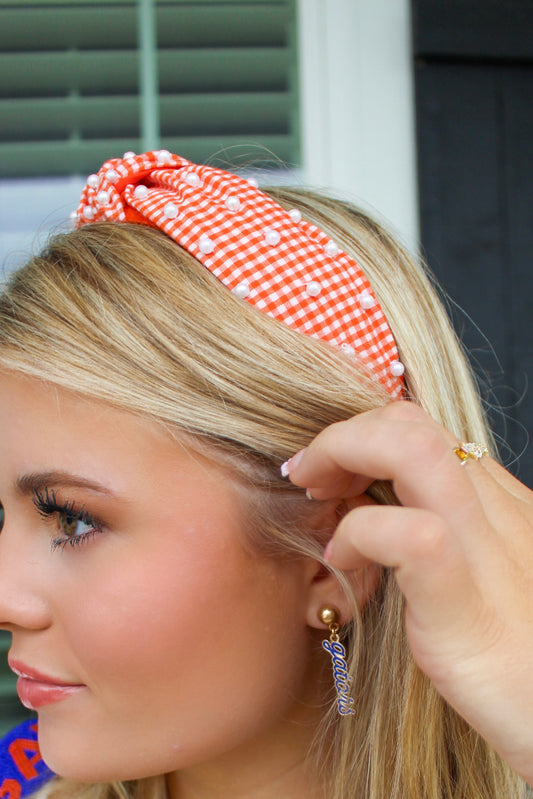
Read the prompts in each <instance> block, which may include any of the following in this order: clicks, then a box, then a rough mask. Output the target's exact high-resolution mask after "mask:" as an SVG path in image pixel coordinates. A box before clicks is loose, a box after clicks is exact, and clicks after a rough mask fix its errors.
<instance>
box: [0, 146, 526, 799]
mask: <svg viewBox="0 0 533 799" xmlns="http://www.w3.org/2000/svg"><path fill="white" fill-rule="evenodd" d="M0 370H1V371H0V375H1V377H0V440H1V442H2V458H1V461H0V499H1V502H2V506H3V512H4V522H3V529H2V533H1V535H0V625H1V626H2V627H3V628H4V629H7V630H9V631H10V632H11V633H12V635H13V643H12V647H11V650H10V655H9V660H10V664H11V667H12V668H13V670H14V671H15V672H16V673H17V674H18V675H19V680H18V689H19V694H20V697H21V699H22V701H23V702H24V704H25V705H27V706H28V707H30V708H33V709H35V710H37V711H38V715H39V744H40V752H41V754H42V759H41V754H40V753H39V751H38V749H37V744H36V743H35V742H34V741H33V742H32V740H33V739H34V738H35V737H36V728H35V725H34V724H33V723H32V725H31V728H30V727H28V725H26V726H25V727H24V728H21V729H20V730H18V731H15V732H14V733H13V734H12V735H11V736H10V737H9V738H8V739H7V740H6V741H5V742H4V747H3V749H4V751H3V754H2V753H0V758H1V757H3V758H4V759H3V761H2V760H0V763H4V764H5V765H4V766H3V768H4V773H2V774H1V775H0V795H2V796H9V797H13V798H14V799H18V797H19V796H24V795H28V794H30V793H32V792H34V791H35V790H37V789H39V791H40V794H41V795H42V796H47V797H50V798H51V799H60V798H61V797H68V798H69V799H76V798H78V797H79V799H81V797H84V799H104V798H105V799H111V797H121V798H122V799H126V797H132V798H133V797H143V799H193V798H194V799H207V798H208V797H209V799H226V797H232V799H236V798H237V797H238V799H245V798H246V797H253V798H254V799H280V797H283V799H304V798H305V799H385V797H386V799H503V797H505V799H518V798H519V797H524V796H525V795H526V786H525V782H527V781H529V782H530V783H531V782H532V781H533V767H532V763H533V733H532V731H531V730H532V729H533V727H532V725H531V718H532V717H533V689H532V688H531V684H532V682H531V679H530V674H531V668H532V666H533V644H532V641H533V636H532V630H533V618H532V614H531V607H532V606H533V602H532V600H533V596H532V594H533V587H532V584H531V577H530V574H531V566H532V562H533V536H532V532H533V501H532V495H531V492H529V491H528V490H527V489H526V488H525V487H524V486H522V485H521V484H520V483H518V482H517V481H516V480H514V478H512V477H511V476H510V475H509V474H507V473H506V472H505V471H504V469H503V468H502V467H501V466H499V465H498V463H497V462H496V460H495V459H494V458H493V457H490V456H489V453H488V450H489V449H490V451H491V453H492V455H494V453H493V451H492V450H493V448H492V443H491V438H490V434H489V432H488V431H487V429H486V426H485V423H484V419H483V413H482V410H481V407H480V403H479V400H478V397H477V394H476V391H475V388H474V385H473V381H472V379H471V376H470V373H469V370H468V367H467V365H466V362H465V358H464V356H463V354H462V352H461V349H460V347H459V345H458V344H457V342H456V340H455V338H454V335H453V333H452V332H451V330H450V326H449V324H448V321H447V319H446V316H445V313H444V312H443V309H442V307H441V305H440V303H439V301H438V299H437V298H436V295H435V292H434V289H433V288H432V286H431V283H430V281H429V279H428V278H427V276H426V275H425V273H424V272H423V270H422V269H421V268H420V267H419V265H418V264H417V263H415V262H414V261H413V260H412V259H411V258H410V257H409V256H408V255H407V254H406V253H405V252H404V251H403V250H402V249H401V247H400V246H399V245H398V244H397V243H396V241H395V240H394V239H393V238H391V236H390V235H389V234H388V233H386V232H385V231H384V230H383V229H382V228H381V227H380V226H378V225H377V224H376V223H375V222H373V221H372V220H370V219H369V218H367V217H366V216H365V215H364V214H362V213H360V212H359V211H357V210H355V209H353V208H351V207H349V206H348V205H346V204H344V203H340V202H337V201H334V200H332V199H329V198H324V197H321V196H318V195H316V194H313V193H306V192H303V191H300V190H289V189H276V190H271V191H269V192H268V193H265V192H262V191H259V190H258V189H257V188H256V187H255V186H254V185H252V184H250V183H248V182H247V181H245V180H243V179H241V178H238V177H235V176H234V175H230V174H228V173H225V172H221V171H219V170H215V169H212V168H209V167H204V166H197V165H194V164H191V163H189V162H188V161H186V160H185V159H182V158H180V157H178V156H174V155H172V154H170V153H168V152H166V151H158V152H155V153H146V154H144V155H141V156H135V155H134V154H132V153H128V154H126V155H125V156H124V158H123V159H114V160H112V161H108V162H106V163H105V164H104V165H103V167H102V169H101V170H100V171H99V173H98V174H95V175H92V176H90V178H89V180H88V185H87V187H86V189H85V190H84V193H83V195H82V199H81V202H80V206H79V208H78V212H77V229H76V230H74V231H72V232H71V233H67V234H65V235H61V236H59V237H57V238H55V239H53V240H52V241H51V242H50V244H49V246H48V247H47V249H46V250H45V251H44V252H43V253H42V254H41V255H40V256H38V257H36V258H34V259H32V260H31V261H30V262H29V263H28V264H27V265H26V267H24V268H23V269H22V270H21V271H20V272H19V273H18V274H16V275H15V276H14V277H13V278H12V280H11V282H10V284H9V285H8V286H7V288H6V290H5V292H4V295H3V297H2V299H1V301H0ZM54 775H55V776H54ZM2 780H3V781H2Z"/></svg>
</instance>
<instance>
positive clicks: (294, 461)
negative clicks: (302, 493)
mask: <svg viewBox="0 0 533 799" xmlns="http://www.w3.org/2000/svg"><path fill="white" fill-rule="evenodd" d="M304 452H305V448H304V449H301V450H300V451H299V452H297V453H296V455H293V456H292V458H289V460H288V461H285V463H282V464H281V466H280V467H279V470H280V472H281V476H282V477H288V476H289V474H290V473H291V472H292V470H293V469H296V467H297V466H298V464H299V463H300V461H301V460H302V456H303V454H304Z"/></svg>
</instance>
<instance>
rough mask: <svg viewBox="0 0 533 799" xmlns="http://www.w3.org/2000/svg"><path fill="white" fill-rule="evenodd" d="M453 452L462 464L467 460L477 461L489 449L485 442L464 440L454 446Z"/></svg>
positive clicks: (487, 452)
mask: <svg viewBox="0 0 533 799" xmlns="http://www.w3.org/2000/svg"><path fill="white" fill-rule="evenodd" d="M453 451H454V452H455V454H456V455H457V457H458V458H459V460H460V461H461V466H464V465H465V463H466V462H467V461H468V460H473V461H479V460H481V458H482V457H483V455H488V454H489V451H488V449H487V447H486V446H485V444H475V443H474V442H473V441H470V442H468V443H467V442H464V441H463V443H462V444H458V445H457V446H456V447H454V450H453Z"/></svg>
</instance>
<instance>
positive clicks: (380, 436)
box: [288, 402, 481, 516]
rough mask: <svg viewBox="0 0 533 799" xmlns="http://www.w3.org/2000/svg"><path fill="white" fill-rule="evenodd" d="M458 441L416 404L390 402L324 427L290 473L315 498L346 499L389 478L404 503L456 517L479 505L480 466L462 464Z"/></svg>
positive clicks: (295, 462)
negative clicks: (475, 481) (474, 479)
mask: <svg viewBox="0 0 533 799" xmlns="http://www.w3.org/2000/svg"><path fill="white" fill-rule="evenodd" d="M456 445H457V441H456V440H455V439H454V437H453V436H452V435H451V434H449V433H447V432H446V431H444V430H443V429H442V428H441V427H440V426H439V425H437V424H436V422H434V421H432V420H431V419H429V417H428V416H427V414H425V413H424V412H423V411H422V410H421V409H420V408H418V407H417V406H414V405H413V404H412V403H407V402H398V403H391V404H390V405H387V406H385V407H384V408H380V409H378V410H376V411H370V412H369V413H365V414H361V415H360V416H357V417H354V418H352V419H349V420H347V421H345V422H339V423H337V424H334V425H331V426H330V427H328V428H326V429H325V430H324V431H322V432H321V433H320V434H319V435H318V436H317V437H316V438H315V439H314V441H313V442H312V443H311V444H310V445H309V447H307V449H305V450H304V451H303V452H302V453H298V455H297V456H296V457H295V458H293V459H291V460H290V461H289V462H288V470H289V476H290V479H291V481H292V482H294V483H295V484H296V485H300V486H303V487H305V488H306V489H308V493H309V494H310V496H312V497H313V498H314V499H329V498H332V497H336V496H338V497H343V496H344V497H345V496H349V495H350V494H349V493H348V492H353V493H352V495H353V494H355V493H357V492H361V491H365V490H366V489H367V488H368V486H369V484H370V483H371V482H372V481H374V480H391V481H392V483H393V487H394V490H395V493H396V496H397V497H398V499H399V500H400V502H401V503H402V504H403V505H408V506H409V505H411V506H414V507H420V508H427V509H430V510H433V511H436V512H441V513H445V514H446V515H448V516H453V515H454V512H455V509H459V508H460V511H457V512H458V513H459V512H460V513H461V514H463V513H464V512H465V509H466V508H467V507H468V506H470V505H473V504H474V503H475V500H476V497H475V494H474V492H473V491H472V486H471V484H470V477H471V476H472V474H471V473H472V472H473V471H474V470H477V469H479V468H480V466H481V464H479V463H476V462H474V461H471V462H467V463H466V464H465V465H464V466H462V465H461V462H460V460H459V459H458V457H457V456H456V455H455V453H454V451H453V450H454V447H455V446H456Z"/></svg>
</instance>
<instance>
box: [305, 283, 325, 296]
mask: <svg viewBox="0 0 533 799" xmlns="http://www.w3.org/2000/svg"><path fill="white" fill-rule="evenodd" d="M305 290H306V292H307V293H308V294H309V296H310V297H318V295H319V294H320V292H321V291H322V286H321V285H320V283H318V282H317V281H316V280H312V281H311V282H310V283H308V284H307V286H306V287H305Z"/></svg>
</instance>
